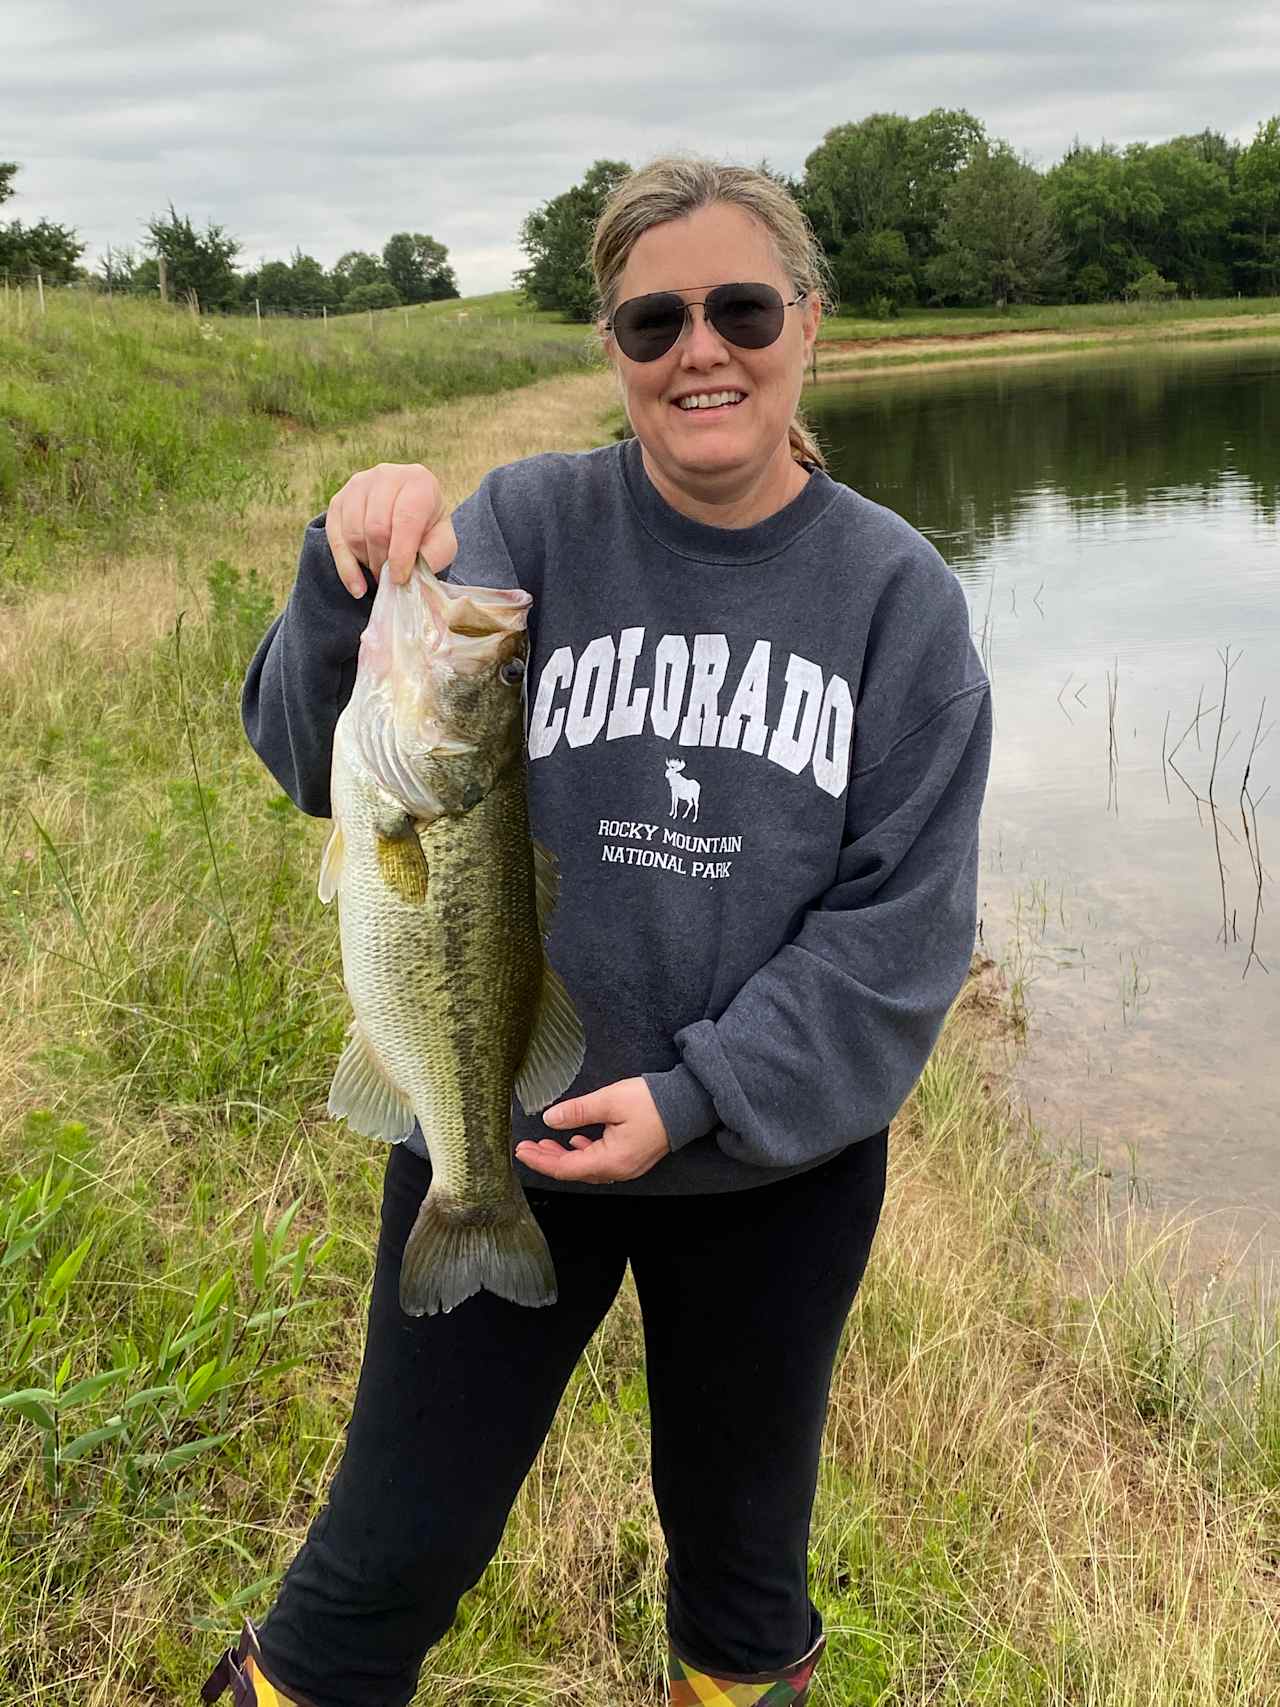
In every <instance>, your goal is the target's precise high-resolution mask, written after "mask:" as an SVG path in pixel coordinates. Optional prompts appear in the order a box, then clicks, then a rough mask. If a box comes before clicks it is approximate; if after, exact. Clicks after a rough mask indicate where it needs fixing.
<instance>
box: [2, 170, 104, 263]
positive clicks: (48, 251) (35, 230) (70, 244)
mask: <svg viewBox="0 0 1280 1707" xmlns="http://www.w3.org/2000/svg"><path fill="white" fill-rule="evenodd" d="M18 171H19V167H18V164H17V162H16V161H13V160H3V161H0V203H3V202H7V201H8V200H9V199H10V197H11V196H13V195H14V194H15V191H14V188H13V180H14V178H15V177H16V176H17V174H18ZM83 253H84V244H83V243H82V242H81V241H80V239H79V238H78V237H77V236H76V233H75V232H74V231H73V230H72V229H71V227H70V226H68V225H53V224H51V223H50V222H49V221H48V220H47V219H42V220H39V221H38V222H37V223H36V224H35V225H24V224H23V223H22V221H21V220H20V219H12V220H10V221H9V223H8V224H7V225H0V272H2V273H13V274H15V275H17V276H18V277H25V276H26V275H28V274H31V273H39V274H40V276H41V278H43V280H44V282H45V283H46V284H70V283H71V281H72V279H74V278H77V277H78V276H79V273H80V269H79V267H78V266H77V264H76V263H77V262H78V261H79V259H80V257H81V255H82V254H83Z"/></svg>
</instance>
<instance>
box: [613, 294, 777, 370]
mask: <svg viewBox="0 0 1280 1707" xmlns="http://www.w3.org/2000/svg"><path fill="white" fill-rule="evenodd" d="M687 288H688V289H690V290H702V289H704V288H705V287H704V286H702V285H690V286H688V287H687ZM808 294H809V293H808V291H804V290H802V291H801V292H800V294H799V296H793V297H792V298H791V301H790V302H785V301H784V300H783V297H782V293H781V292H780V291H777V290H775V289H774V288H773V286H772V285H769V284H722V285H716V286H715V287H714V288H713V289H711V290H708V291H707V294H706V296H705V297H704V298H703V300H702V303H701V308H702V312H703V314H705V315H706V317H707V319H708V320H709V321H710V322H711V324H712V325H713V326H714V327H715V329H716V331H717V332H718V333H719V334H720V336H721V337H722V338H723V339H724V340H725V342H726V343H727V344H736V345H737V347H738V349H740V350H766V349H768V347H769V345H770V344H775V343H777V341H778V339H779V338H780V337H781V335H782V327H783V324H784V322H785V320H786V311H787V309H788V308H794V307H795V306H796V304H797V303H798V302H803V301H804V299H805V297H806V296H807V295H808ZM698 306H699V304H698V303H696V302H686V301H685V300H684V298H683V297H682V296H680V295H679V294H678V293H677V292H676V291H674V290H655V291H652V292H651V293H650V294H649V295H648V296H633V297H630V298H628V300H627V301H626V302H620V303H619V304H618V306H617V308H615V309H614V311H613V318H612V319H611V320H607V321H606V322H605V327H604V329H605V331H606V332H612V333H613V335H614V337H615V338H616V339H617V343H618V348H619V349H620V350H621V351H622V353H623V355H624V356H627V357H628V358H629V359H630V360H631V361H633V362H656V361H657V359H658V357H659V356H665V355H666V353H667V351H668V350H670V349H672V348H674V346H675V344H676V342H677V340H678V339H679V337H680V334H681V333H682V332H683V331H684V324H685V321H686V319H687V318H688V315H689V310H690V309H691V308H697V307H698Z"/></svg>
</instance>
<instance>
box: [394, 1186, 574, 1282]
mask: <svg viewBox="0 0 1280 1707" xmlns="http://www.w3.org/2000/svg"><path fill="white" fill-rule="evenodd" d="M482 1289H483V1290H484V1291H486V1292H496V1293H497V1295H498V1297H499V1298H509V1299H510V1300H511V1302H512V1303H513V1304H554V1303H555V1301H556V1271H555V1268H554V1266H553V1265H552V1261H551V1252H550V1251H549V1250H548V1249H547V1241H546V1239H545V1238H544V1237H543V1233H542V1228H541V1227H539V1225H538V1223H537V1222H536V1221H535V1220H534V1218H533V1213H532V1211H531V1210H530V1208H529V1205H528V1203H527V1202H526V1201H525V1195H524V1192H523V1191H522V1190H521V1189H520V1185H519V1182H518V1181H515V1180H513V1181H512V1195H511V1196H510V1197H508V1198H507V1199H506V1200H505V1202H502V1203H496V1204H479V1205H475V1204H466V1205H464V1204H459V1203H456V1202H454V1201H453V1200H452V1199H451V1198H449V1197H448V1196H447V1195H446V1194H445V1193H444V1192H442V1191H441V1190H440V1189H439V1188H438V1187H437V1186H435V1185H433V1186H432V1187H431V1189H430V1191H428V1193H427V1195H426V1197H425V1199H424V1200H423V1204H422V1207H421V1209H419V1211H418V1219H417V1220H416V1221H415V1222H414V1224H413V1231H412V1232H411V1233H410V1234H409V1239H408V1243H407V1244H406V1245H405V1248H404V1256H403V1258H402V1260H401V1263H400V1307H401V1309H402V1310H403V1311H404V1312H405V1314H406V1315H409V1316H434V1315H435V1314H436V1312H437V1311H438V1310H452V1309H453V1308H454V1306H455V1305H457V1304H461V1303H462V1301H463V1299H464V1298H470V1297H471V1295H472V1293H474V1292H479V1291H481V1290H482Z"/></svg>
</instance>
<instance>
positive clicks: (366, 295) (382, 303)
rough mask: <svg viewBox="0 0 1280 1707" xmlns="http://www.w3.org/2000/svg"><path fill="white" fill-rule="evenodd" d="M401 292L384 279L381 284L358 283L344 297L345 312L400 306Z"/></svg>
mask: <svg viewBox="0 0 1280 1707" xmlns="http://www.w3.org/2000/svg"><path fill="white" fill-rule="evenodd" d="M399 306H400V292H399V291H398V290H397V289H396V287H395V286H394V285H393V284H388V283H387V282H386V280H385V279H384V280H383V282H382V283H381V284H362V285H357V286H356V287H355V289H354V290H349V291H348V292H347V294H346V295H345V296H344V297H343V299H342V308H343V312H344V313H345V314H358V313H360V312H361V311H362V310H364V309H366V308H399Z"/></svg>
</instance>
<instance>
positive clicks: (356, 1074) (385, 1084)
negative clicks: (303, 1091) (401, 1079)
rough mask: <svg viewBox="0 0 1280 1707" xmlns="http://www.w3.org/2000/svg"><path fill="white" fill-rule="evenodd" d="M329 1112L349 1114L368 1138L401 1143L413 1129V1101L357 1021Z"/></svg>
mask: <svg viewBox="0 0 1280 1707" xmlns="http://www.w3.org/2000/svg"><path fill="white" fill-rule="evenodd" d="M329 1113H330V1114H331V1115H332V1116H333V1117H334V1119H335V1120H337V1119H340V1118H342V1117H345V1118H346V1120H347V1123H348V1124H349V1125H350V1126H351V1127H352V1129H353V1130H354V1131H356V1132H360V1133H362V1134H363V1135H364V1136H365V1137H366V1138H384V1139H386V1141H387V1143H389V1144H397V1143H399V1141H400V1140H401V1139H402V1138H407V1137H408V1136H409V1134H410V1133H411V1132H412V1131H413V1118H414V1116H413V1104H412V1103H411V1102H410V1101H409V1099H408V1097H407V1096H406V1095H405V1094H404V1092H403V1091H402V1090H399V1089H398V1088H397V1087H396V1086H395V1085H393V1084H392V1083H391V1080H390V1079H389V1078H388V1077H387V1071H386V1068H385V1067H384V1066H383V1065H382V1062H381V1061H379V1059H378V1057H377V1055H376V1054H375V1053H374V1050H373V1045H372V1044H371V1043H370V1042H369V1039H368V1038H367V1037H366V1036H365V1034H364V1033H363V1032H362V1031H361V1029H360V1027H359V1025H358V1024H356V1023H355V1021H353V1022H352V1025H351V1030H350V1033H349V1036H348V1042H347V1047H346V1048H345V1049H344V1050H343V1052H342V1059H341V1060H340V1061H339V1062H338V1066H337V1071H336V1072H335V1073H334V1075H333V1083H332V1084H331V1085H330V1087H329Z"/></svg>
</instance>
